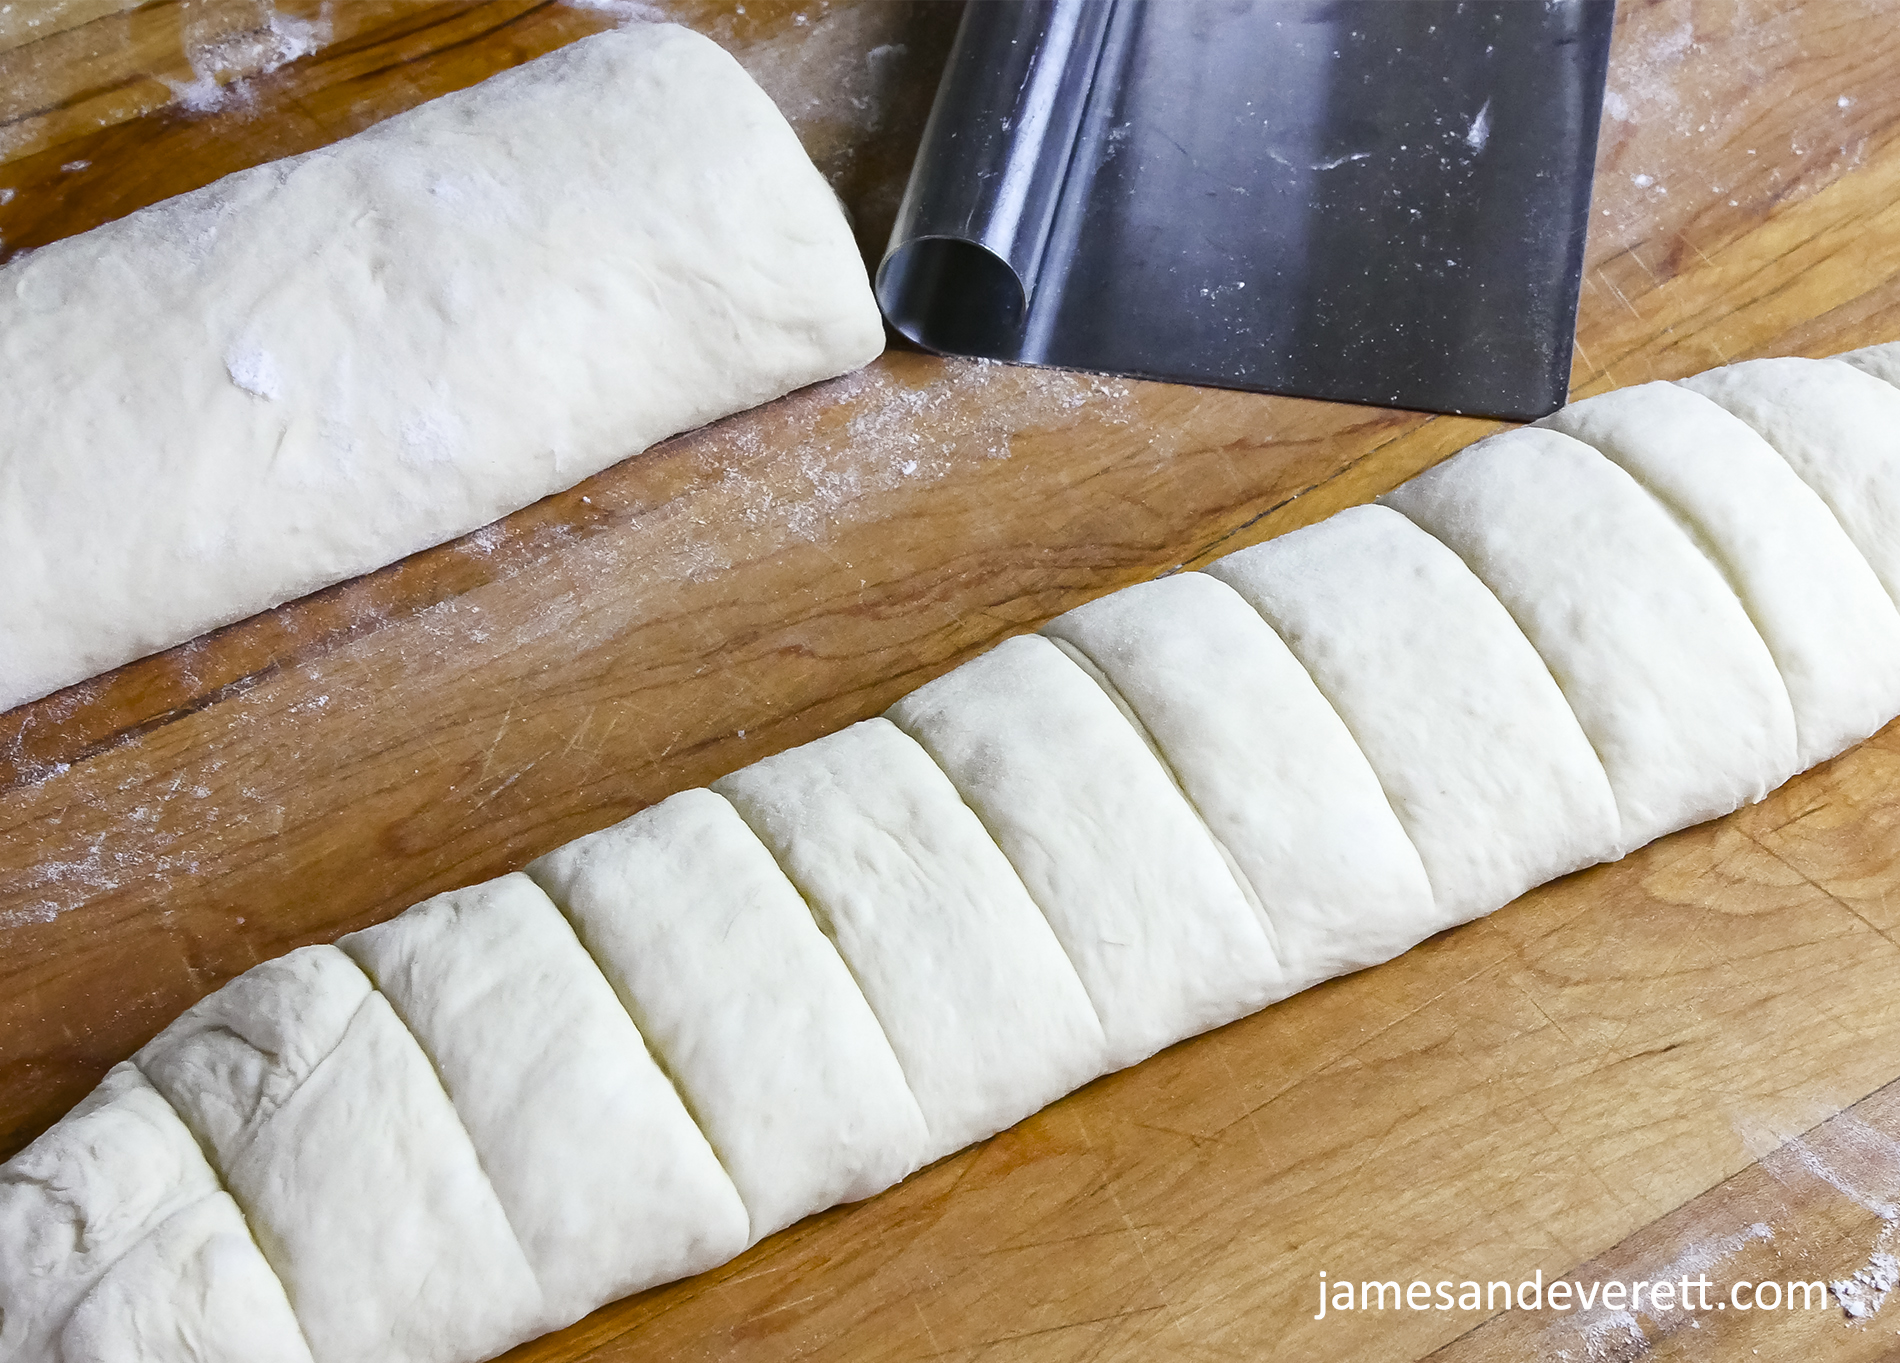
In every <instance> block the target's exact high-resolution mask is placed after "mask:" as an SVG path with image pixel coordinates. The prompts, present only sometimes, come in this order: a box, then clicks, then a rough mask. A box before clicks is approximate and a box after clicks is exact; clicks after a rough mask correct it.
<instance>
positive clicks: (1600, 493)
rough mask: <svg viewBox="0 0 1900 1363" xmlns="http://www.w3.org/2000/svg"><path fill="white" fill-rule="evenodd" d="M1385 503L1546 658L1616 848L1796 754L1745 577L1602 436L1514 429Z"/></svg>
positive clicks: (1685, 818) (1745, 788) (1746, 787)
mask: <svg viewBox="0 0 1900 1363" xmlns="http://www.w3.org/2000/svg"><path fill="white" fill-rule="evenodd" d="M1379 501H1380V502H1381V503H1382V504H1383V505H1386V506H1389V507H1393V508H1394V509H1396V510H1398V511H1400V512H1402V513H1403V514H1404V515H1405V516H1407V517H1408V518H1409V519H1410V520H1412V521H1413V522H1414V523H1415V524H1418V525H1420V526H1423V527H1424V528H1425V529H1426V530H1428V531H1429V532H1431V534H1433V535H1434V536H1436V537H1437V538H1438V539H1439V540H1440V541H1441V542H1442V543H1444V544H1446V545H1448V546H1450V548H1451V549H1452V550H1453V551H1454V552H1455V553H1457V555H1458V556H1459V557H1460V558H1461V559H1463V560H1464V562H1465V564H1466V565H1467V566H1468V567H1469V568H1470V569H1471V571H1472V572H1474V573H1476V574H1477V575H1478V577H1479V579H1480V580H1481V581H1483V583H1484V584H1485V585H1486V586H1487V587H1489V588H1490V589H1491V590H1492V591H1493V592H1494V593H1496V595H1497V598H1498V600H1500V601H1502V602H1503V603H1504V606H1505V609H1506V610H1508V611H1510V613H1511V617H1512V618H1513V619H1514V620H1516V621H1517V623H1518V626H1519V627H1520V628H1521V629H1522V630H1523V631H1524V634H1525V636H1526V637H1528V638H1529V639H1530V641H1531V643H1532V645H1533V646H1534V647H1535V648H1536V649H1537V651H1538V653H1539V654H1541V655H1542V656H1543V659H1544V661H1545V663H1547V664H1548V665H1549V667H1550V671H1551V675H1552V676H1554V677H1555V678H1556V679H1557V685H1558V686H1559V687H1561V688H1562V690H1563V693H1564V698H1565V699H1566V700H1568V701H1569V702H1570V708H1571V710H1572V711H1574V712H1575V714H1576V716H1577V720H1578V722H1579V723H1581V724H1582V725H1583V732H1584V733H1585V734H1586V735H1588V736H1589V739H1590V744H1591V746H1592V747H1593V748H1595V749H1596V754H1597V757H1598V758H1599V759H1600V760H1601V761H1602V763H1603V769H1604V771H1605V772H1607V773H1608V774H1609V778H1610V789H1611V790H1613V791H1614V792H1615V793H1616V807H1617V811H1618V813H1619V814H1620V815H1621V819H1622V828H1623V832H1622V844H1621V846H1620V848H1619V849H1618V850H1619V851H1620V852H1627V851H1629V850H1631V849H1632V848H1637V847H1641V846H1642V845H1643V844H1644V843H1646V842H1650V841H1652V840H1653V839H1656V838H1659V837H1661V836H1662V835H1663V834H1665V833H1672V832H1674V831H1675V830H1676V829H1678V828H1686V827H1687V826H1688V825H1690V824H1692V823H1699V822H1701V821H1702V820H1704V819H1712V818H1715V817H1716V816H1717V815H1720V814H1726V813H1728V812H1729V811H1730V810H1731V809H1734V808H1736V807H1737V806H1739V805H1741V804H1743V803H1745V802H1747V801H1750V800H1759V799H1760V798H1761V797H1762V796H1764V795H1766V794H1767V793H1768V792H1769V791H1771V790H1773V789H1774V788H1775V787H1776V786H1778V785H1780V784H1781V783H1782V782H1783V781H1785V780H1787V779H1788V778H1789V777H1790V776H1792V775H1793V774H1794V773H1795V772H1796V771H1797V770H1798V769H1799V767H1800V763H1799V761H1798V759H1797V758H1796V756H1795V751H1796V750H1795V732H1794V711H1793V709H1792V707H1791V706H1790V705H1789V702H1788V688H1787V687H1786V686H1785V685H1784V684H1783V683H1782V680H1781V674H1780V673H1779V672H1777V671H1776V670H1775V663H1774V659H1773V658H1772V657H1771V656H1770V655H1769V653H1768V647H1767V645H1766V644H1764V643H1763V642H1762V638H1761V635H1760V634H1758V633H1757V632H1756V630H1755V626H1754V624H1753V623H1752V622H1750V620H1749V618H1748V613H1747V612H1746V611H1745V610H1743V609H1742V603H1741V602H1740V601H1739V600H1738V599H1737V598H1736V596H1735V592H1734V589H1733V588H1731V587H1730V586H1729V585H1728V583H1727V582H1726V581H1724V580H1723V578H1722V575H1721V573H1719V572H1718V571H1716V568H1715V565H1714V564H1712V563H1710V562H1709V560H1708V559H1707V558H1706V557H1705V556H1704V555H1703V553H1702V551H1701V550H1700V549H1698V548H1697V547H1696V544H1695V541H1694V540H1692V539H1690V538H1689V536H1688V535H1687V534H1686V533H1685V532H1684V531H1683V529H1682V527H1681V526H1679V525H1677V524H1676V522H1675V521H1674V520H1672V519H1671V518H1670V516H1669V513H1668V512H1667V511H1665V510H1664V509H1663V507H1662V506H1661V504H1660V503H1658V502H1657V500H1656V499H1655V498H1654V497H1652V496H1651V495H1650V494H1648V493H1647V492H1645V491H1643V489H1642V487H1641V486H1640V485H1639V484H1638V483H1637V482H1636V480H1635V479H1633V478H1631V477H1630V476H1629V474H1627V473H1625V472H1624V471H1623V470H1622V469H1620V468H1618V467H1617V466H1616V465H1615V464H1613V463H1611V462H1610V461H1609V460H1607V459H1605V458H1604V457H1603V456H1602V455H1600V454H1598V453H1597V452H1596V451H1595V450H1593V449H1591V448H1590V447H1589V446H1588V445H1585V444H1583V443H1582V442H1581V441H1578V440H1573V439H1571V438H1570V437H1569V436H1567V435H1563V434H1560V433H1559V432H1557V431H1550V430H1539V429H1537V428H1536V427H1529V428H1525V429H1522V430H1515V431H1506V432H1505V433H1504V434H1502V435H1497V436H1492V437H1491V438H1490V439H1489V440H1481V441H1479V442H1478V443H1477V444H1475V445H1472V446H1471V447H1469V448H1468V449H1466V450H1464V451H1462V452H1460V453H1458V454H1456V455H1453V456H1452V457H1451V458H1450V459H1447V460H1446V461H1445V462H1444V463H1442V464H1440V465H1438V466H1437V467H1436V468H1434V469H1430V470H1428V471H1427V472H1425V473H1422V474H1420V475H1419V476H1418V477H1416V478H1414V479H1412V480H1411V481H1410V482H1408V483H1405V484H1403V485H1402V486H1400V487H1398V488H1396V489H1394V490H1393V491H1391V492H1388V493H1386V494H1385V496H1383V497H1381V498H1380V499H1379Z"/></svg>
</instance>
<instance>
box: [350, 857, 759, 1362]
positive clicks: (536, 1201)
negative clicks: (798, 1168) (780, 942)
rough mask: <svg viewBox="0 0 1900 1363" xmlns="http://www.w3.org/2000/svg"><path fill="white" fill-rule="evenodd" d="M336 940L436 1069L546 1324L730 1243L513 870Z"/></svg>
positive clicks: (646, 1074)
mask: <svg viewBox="0 0 1900 1363" xmlns="http://www.w3.org/2000/svg"><path fill="white" fill-rule="evenodd" d="M337 945H338V946H340V947H342V948H343V950H344V951H346V952H348V953H349V954H350V956H351V957H352V958H354V959H355V961H356V963H357V964H358V965H360V966H361V967H362V968H363V970H364V971H365V972H366V973H367V974H368V975H369V977H370V979H371V981H373V982H374V983H375V985H376V987H377V988H378V989H379V990H381V992H382V993H383V995H384V996H385V997H386V998H388V1000H389V1002H390V1004H391V1005H392V1006H393V1007H394V1008H395V1010H396V1015H397V1016H398V1017H400V1018H401V1019H402V1020H403V1022H404V1024H405V1025H407V1027H408V1028H409V1030H410V1031H411V1032H412V1033H413V1034H414V1035H415V1038H416V1040H417V1041H418V1042H419V1043H420V1044H421V1046H422V1049H423V1052H424V1053H425V1054H426V1055H427V1056H428V1057H429V1060H430V1062H431V1063H432V1064H433V1065H434V1066H435V1072H436V1074H437V1075H439V1076H440V1077H441V1080H442V1084H443V1087H444V1088H446V1089H447V1090H448V1094H449V1098H450V1100H451V1101H452V1102H453V1103H454V1104H455V1111H456V1114H457V1115H458V1116H459V1117H460V1118H461V1120H462V1125H463V1126H464V1127H465V1128H466V1129H467V1131H468V1135H469V1139H470V1140H471V1141H472V1142H473V1143H474V1146H475V1153H476V1155H477V1156H478V1157H479V1158H480V1160H481V1165H482V1169H483V1171H484V1172H485V1173H486V1174H487V1175H488V1180H489V1182H490V1183H491V1184H493V1186H494V1189H495V1195H496V1196H497V1197H498V1198H499V1199H500V1201H501V1206H502V1210H503V1211H504V1212H506V1213H507V1215H508V1223H509V1225H510V1226H512V1227H513V1228H514V1233H515V1238H516V1239H518V1240H519V1241H520V1242H521V1247H522V1249H523V1250H524V1251H526V1253H527V1256H528V1264H529V1266H530V1267H531V1268H533V1270H534V1273H535V1277H536V1279H537V1280H538V1281H539V1282H540V1285H541V1292H542V1295H543V1297H544V1298H545V1300H546V1302H547V1311H548V1315H547V1325H548V1328H550V1329H552V1328H555V1327H557V1326H561V1325H566V1324H568V1323H569V1322H571V1321H576V1320H579V1319H580V1318H581V1317H582V1316H584V1315H586V1314H587V1313H588V1312H589V1311H591V1310H593V1309H594V1308H595V1307H596V1306H598V1305H600V1303H602V1302H603V1301H612V1300H613V1299H614V1298H616V1297H625V1296H629V1295H631V1294H632V1293H635V1292H638V1291H641V1290H642V1289H643V1288H648V1287H652V1286H653V1285H654V1284H655V1283H664V1282H671V1281H672V1280H673V1279H675V1278H684V1277H686V1276H687V1275H689V1274H692V1273H698V1272H700V1271H701V1270H702V1269H707V1268H711V1267H712V1266H713V1265H715V1264H722V1263H724V1262H725V1261H726V1260H728V1259H730V1258H731V1257H732V1256H733V1255H735V1254H737V1253H738V1252H739V1251H740V1250H742V1249H744V1248H745V1246H746V1242H747V1236H746V1214H745V1208H744V1207H743V1206H742V1205H741V1204H740V1202H739V1195H738V1194H737V1193H736V1192H734V1191H733V1187H732V1182H731V1180H730V1179H728V1178H727V1177H726V1174H725V1171H724V1170H723V1169H721V1168H720V1167H719V1161H718V1159H717V1158H716V1157H715V1156H714V1154H713V1152H712V1148H711V1147H710V1146H708V1145H707V1144H706V1139H705V1137H703V1136H702V1135H700V1133H699V1128H698V1127H697V1126H695V1125H694V1124H693V1119H692V1118H691V1117H689V1116H688V1115H687V1113H686V1109H685V1108H684V1107H682V1106H681V1105H680V1100H679V1096H678V1095H677V1094H675V1093H674V1091H673V1086H672V1085H671V1084H670V1083H669V1082H667V1078H666V1076H665V1075H663V1074H662V1073H660V1071H659V1070H658V1069H657V1068H656V1067H655V1066H654V1063H653V1060H652V1058H651V1057H650V1056H648V1054H647V1050H646V1047H645V1045H644V1044H643V1043H642V1041H641V1039H640V1033H639V1031H638V1030H637V1029H636V1028H635V1027H634V1025H633V1021H632V1020H631V1019H630V1018H629V1017H628V1016H627V1010H626V1009H625V1008H624V1007H622V1006H621V1003H620V1000H619V999H618V998H616V997H615V995H614V991H613V987H612V986H611V985H609V984H608V983H607V981H606V980H605V979H604V978H603V977H602V976H601V973H600V971H599V970H598V969H597V968H596V967H595V965H594V962H593V959H592V958H591V957H590V956H589V955H588V954H587V951H586V949H585V948H584V947H582V946H581V944H580V941H579V940H578V939H577V938H576V937H575V936H574V930H573V929H572V928H571V927H569V926H568V923H567V920H566V919H565V918H563V917H562V916H561V911H560V910H559V909H557V908H555V907H554V905H553V904H552V903H550V902H549V900H548V897H547V896H546V895H545V894H543V893H542V892H541V891H540V889H539V888H538V887H537V886H536V885H535V883H534V882H533V881H532V880H530V879H528V877H526V876H524V875H511V876H503V877H502V878H501V879H499V880H491V881H489V882H488V883H487V884H484V885H474V886H471V887H469V888H468V889H465V890H454V891H451V892H450V893H448V894H444V895H437V896H436V897H435V898H434V899H430V900H425V901H424V902H423V903H421V904H418V905H416V906H415V907H414V908H413V909H410V910H409V911H408V912H407V913H404V914H402V915H401V916H399V917H397V918H393V919H391V920H390V921H389V922H387V923H383V924H380V925H378V926H376V927H373V928H368V929H366V930H364V931H362V932H357V933H352V934H351V935H350V936H348V937H345V938H343V939H342V941H340V942H338V943H337Z"/></svg>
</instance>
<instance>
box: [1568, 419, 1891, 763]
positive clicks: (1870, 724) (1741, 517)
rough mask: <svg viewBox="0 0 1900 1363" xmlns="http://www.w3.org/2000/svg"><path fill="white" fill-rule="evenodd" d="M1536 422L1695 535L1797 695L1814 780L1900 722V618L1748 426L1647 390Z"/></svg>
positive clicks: (1802, 758) (1803, 750)
mask: <svg viewBox="0 0 1900 1363" xmlns="http://www.w3.org/2000/svg"><path fill="white" fill-rule="evenodd" d="M1537 424H1538V425H1540V426H1548V427H1549V428H1551V429H1552V430H1556V431H1562V432H1563V433H1564V434H1565V435H1569V436H1574V437H1576V438H1577V439H1579V440H1582V441H1584V442H1586V443H1588V444H1590V445H1593V446H1595V447H1596V448H1597V449H1598V450H1599V451H1601V452H1602V453H1603V454H1604V455H1605V456H1606V457H1607V458H1609V459H1610V460H1611V461H1612V462H1614V463H1615V464H1616V465H1617V466H1618V467H1619V468H1621V469H1623V470H1624V471H1625V472H1626V473H1628V474H1630V475H1631V476H1632V477H1634V478H1635V479H1636V481H1637V482H1639V483H1641V484H1642V485H1643V487H1644V488H1645V489H1646V490H1647V491H1648V492H1649V493H1651V494H1652V495H1653V496H1655V497H1656V498H1657V499H1658V500H1659V501H1661V502H1662V504H1663V505H1664V506H1666V507H1667V508H1668V509H1669V511H1670V512H1671V513H1672V514H1673V515H1674V516H1675V517H1676V519H1677V520H1678V521H1679V522H1681V523H1683V524H1685V525H1686V526H1688V527H1689V528H1690V529H1691V531H1692V532H1693V533H1694V534H1695V535H1696V536H1697V537H1698V539H1699V541H1700V543H1701V544H1702V546H1703V548H1704V550H1705V551H1706V552H1707V553H1708V554H1709V555H1710V556H1711V557H1712V558H1713V559H1714V560H1715V562H1716V563H1717V565H1719V566H1720V568H1721V569H1722V571H1723V574H1724V576H1725V577H1726V578H1727V579H1728V582H1729V584H1730V586H1731V587H1733V588H1734V590H1735V591H1736V592H1737V594H1738V595H1740V597H1741V599H1742V604H1743V605H1744V606H1745V607H1746V608H1747V610H1748V616H1749V619H1750V620H1752V621H1753V622H1754V625H1755V628H1756V630H1757V631H1758V632H1759V633H1760V634H1761V636H1762V639H1763V641H1764V642H1765V643H1766V644H1767V645H1768V651H1769V653H1770V654H1772V655H1773V657H1774V660H1775V666H1776V668H1777V669H1779V670H1780V672H1781V679H1782V681H1783V682H1785V683H1786V684H1787V687H1788V699H1789V701H1790V702H1791V703H1792V704H1793V707H1794V723H1795V736H1796V741H1797V749H1796V760H1797V761H1798V762H1799V764H1800V765H1801V766H1802V767H1803V768H1806V767H1810V766H1813V765H1814V764H1815V763H1816V762H1821V761H1825V760H1826V759H1827V758H1830V757H1832V756H1834V754H1836V753H1838V752H1840V751H1841V750H1842V749H1844V748H1846V747H1848V746H1849V745H1850V744H1853V743H1857V742H1859V741H1860V740H1861V739H1863V738H1865V737H1867V735H1869V734H1871V733H1873V732H1874V731H1875V730H1877V729H1879V728H1880V727H1881V726H1882V725H1883V724H1885V723H1886V722H1887V721H1888V720H1890V719H1892V718H1893V717H1894V715H1895V714H1897V713H1900V611H1896V610H1895V609H1894V603H1893V601H1892V600H1891V599H1890V598H1889V597H1888V595H1887V593H1886V591H1885V590H1884V589H1883V588H1882V587H1881V585H1880V579H1879V578H1877V577H1875V576H1874V573H1873V569H1871V568H1869V567H1868V566H1867V560H1866V559H1865V558H1863V557H1862V556H1861V553H1860V551H1859V550H1858V549H1856V548H1855V547H1854V543H1853V541H1852V540H1850V539H1848V538H1847V535H1846V533H1845V532H1843V531H1842V529H1841V525H1840V522H1839V521H1837V520H1835V519H1834V513H1833V512H1831V511H1829V510H1828V509H1827V503H1825V502H1823V501H1822V500H1821V499H1820V497H1819V496H1817V495H1816V494H1815V492H1814V491H1813V489H1811V488H1810V487H1808V485H1807V484H1806V483H1803V482H1802V481H1801V479H1800V478H1799V477H1797V476H1796V474H1795V472H1794V470H1793V469H1791V468H1789V467H1788V463H1787V461H1786V460H1784V459H1783V458H1782V457H1781V456H1780V455H1778V454H1776V453H1775V452H1774V450H1773V449H1771V448H1770V447H1769V446H1768V444H1767V442H1765V441H1764V440H1763V439H1762V438H1761V437H1760V436H1758V435H1756V434H1755V432H1754V431H1753V430H1751V429H1750V428H1749V427H1748V426H1747V425H1746V424H1745V423H1743V422H1742V421H1740V420H1738V419H1737V418H1735V417H1734V416H1732V415H1730V414H1729V413H1728V412H1727V411H1724V410H1723V409H1722V408H1721V407H1718V406H1716V405H1715V404H1714V403H1713V402H1710V401H1709V400H1708V399H1707V398H1704V397H1702V396H1700V395H1699V394H1696V393H1693V392H1690V391H1688V390H1686V389H1684V388H1682V387H1681V386H1679V385H1677V384H1673V383H1645V384H1642V385H1640V386H1638V387H1635V388H1624V389H1620V390H1618V391H1617V392H1614V393H1605V394H1604V395H1603V396H1602V397H1595V398H1588V399H1586V400H1585V401H1583V402H1579V403H1575V404H1573V405H1572V406H1569V407H1566V408H1564V409H1563V410H1562V411H1560V412H1557V413H1555V414H1553V415H1551V416H1548V417H1545V418H1544V419H1543V420H1542V421H1540V422H1538V423H1537Z"/></svg>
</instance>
